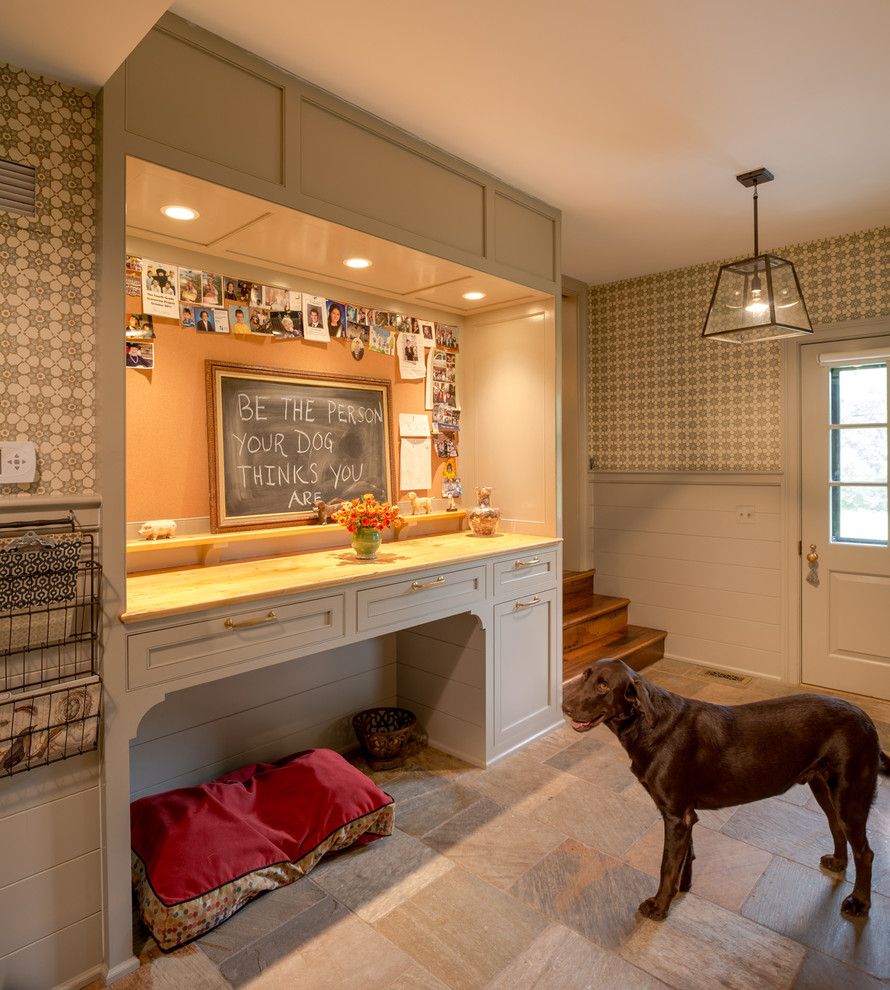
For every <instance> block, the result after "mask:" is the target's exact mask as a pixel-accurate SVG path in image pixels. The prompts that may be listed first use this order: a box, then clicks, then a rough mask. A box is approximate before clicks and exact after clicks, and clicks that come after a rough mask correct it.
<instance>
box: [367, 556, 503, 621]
mask: <svg viewBox="0 0 890 990" xmlns="http://www.w3.org/2000/svg"><path fill="white" fill-rule="evenodd" d="M484 597H485V567H484V565H482V566H479V567H468V568H463V569H461V570H455V571H452V570H444V571H429V572H427V573H424V574H420V575H414V576H412V577H410V578H405V579H404V580H402V581H394V582H392V583H391V584H383V585H378V586H377V587H376V588H364V589H360V590H359V592H358V628H359V631H360V632H361V631H363V630H368V629H378V628H380V627H382V626H387V625H390V624H400V625H402V626H405V625H406V623H409V622H412V621H423V620H424V619H426V618H430V617H434V616H435V614H436V613H440V612H441V610H442V609H451V610H452V611H454V612H458V611H460V608H459V607H458V606H460V605H462V604H469V603H472V602H478V601H481V600H482V599H483V598H484Z"/></svg>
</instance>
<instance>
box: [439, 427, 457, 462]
mask: <svg viewBox="0 0 890 990" xmlns="http://www.w3.org/2000/svg"><path fill="white" fill-rule="evenodd" d="M433 446H434V447H435V448H436V457H441V458H442V459H443V460H444V459H445V458H448V457H457V441H456V440H455V439H454V437H451V436H448V434H446V433H440V434H439V435H438V436H437V437H436V439H435V440H434V441H433Z"/></svg>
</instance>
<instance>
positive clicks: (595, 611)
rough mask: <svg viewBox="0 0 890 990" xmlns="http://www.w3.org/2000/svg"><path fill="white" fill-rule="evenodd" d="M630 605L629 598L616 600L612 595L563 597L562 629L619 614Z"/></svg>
mask: <svg viewBox="0 0 890 990" xmlns="http://www.w3.org/2000/svg"><path fill="white" fill-rule="evenodd" d="M628 605H630V599H629V598H614V597H613V596H611V595H593V594H588V593H585V592H572V593H571V594H568V595H563V599H562V627H563V629H569V628H571V627H572V626H576V625H578V624H579V623H581V622H588V621H590V620H591V619H596V618H598V617H599V616H601V615H608V614H609V612H617V611H618V610H619V609H621V608H626V607H627V606H628Z"/></svg>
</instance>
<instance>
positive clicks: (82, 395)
mask: <svg viewBox="0 0 890 990" xmlns="http://www.w3.org/2000/svg"><path fill="white" fill-rule="evenodd" d="M95 124H96V113H95V105H94V100H93V97H92V96H90V95H88V94H87V93H82V92H80V91H79V90H76V89H72V88H70V87H68V86H64V85H61V84H59V83H56V82H52V81H51V80H49V79H44V78H43V77H41V76H35V75H33V74H31V73H30V72H26V71H24V70H21V69H16V68H13V67H12V66H9V65H6V64H5V63H2V62H0V158H5V159H6V160H7V161H13V162H19V163H21V164H25V165H31V166H33V167H35V168H36V169H37V216H36V217H23V216H19V215H17V214H14V213H6V212H4V211H2V210H0V440H31V441H33V442H34V444H35V445H36V447H37V478H36V480H35V482H34V483H33V484H31V485H26V486H25V485H0V497H3V496H11V495H22V494H34V495H66V494H76V495H82V494H85V493H88V492H93V491H95V487H96V477H95V442H94V429H95V379H94V364H95V361H94V355H95V334H94V311H95V286H94V272H95V234H96V230H95V207H96V188H95V181H96V176H95V165H96V147H95Z"/></svg>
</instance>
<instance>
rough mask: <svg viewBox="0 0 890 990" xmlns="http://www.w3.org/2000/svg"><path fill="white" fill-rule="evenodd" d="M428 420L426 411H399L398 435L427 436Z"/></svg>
mask: <svg viewBox="0 0 890 990" xmlns="http://www.w3.org/2000/svg"><path fill="white" fill-rule="evenodd" d="M429 435H430V420H429V417H428V416H427V415H426V413H399V436H400V437H428V436H429Z"/></svg>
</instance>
